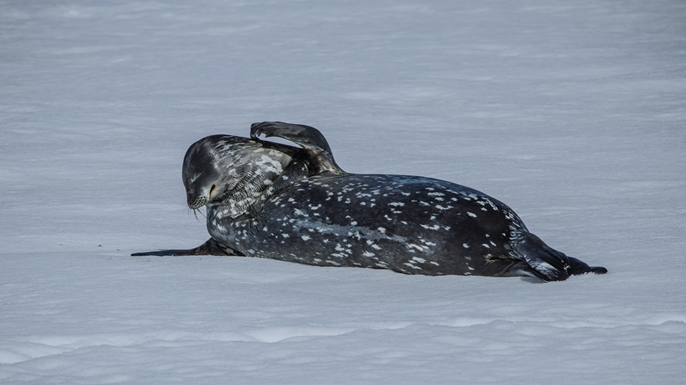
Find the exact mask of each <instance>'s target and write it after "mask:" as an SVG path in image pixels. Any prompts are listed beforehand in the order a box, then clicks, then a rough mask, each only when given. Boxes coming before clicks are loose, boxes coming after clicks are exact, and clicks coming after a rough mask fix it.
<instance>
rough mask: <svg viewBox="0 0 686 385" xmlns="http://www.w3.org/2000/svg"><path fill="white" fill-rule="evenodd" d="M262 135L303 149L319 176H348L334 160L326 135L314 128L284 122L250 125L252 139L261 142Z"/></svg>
mask: <svg viewBox="0 0 686 385" xmlns="http://www.w3.org/2000/svg"><path fill="white" fill-rule="evenodd" d="M260 135H264V137H265V138H268V137H270V136H276V137H279V138H283V139H286V140H290V141H291V142H293V143H295V144H297V145H299V146H300V147H302V148H303V149H304V150H305V151H306V152H307V155H308V157H309V160H310V162H311V163H312V165H313V166H314V167H315V171H316V173H317V174H321V173H324V172H329V173H332V174H336V175H343V174H346V172H345V171H343V169H341V168H340V167H339V166H338V165H337V164H336V161H335V160H334V159H333V153H332V152H331V147H329V143H328V142H327V141H326V139H325V138H324V135H322V133H321V132H319V130H317V129H316V128H314V127H310V126H305V125H303V124H291V123H284V122H262V123H253V124H252V125H250V137H251V138H252V139H255V140H259V136H260Z"/></svg>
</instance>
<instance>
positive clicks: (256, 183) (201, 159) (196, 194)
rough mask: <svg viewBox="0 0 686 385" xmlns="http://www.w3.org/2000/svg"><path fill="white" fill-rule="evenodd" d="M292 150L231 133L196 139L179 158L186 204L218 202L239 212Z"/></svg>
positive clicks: (280, 169) (196, 205) (197, 205)
mask: <svg viewBox="0 0 686 385" xmlns="http://www.w3.org/2000/svg"><path fill="white" fill-rule="evenodd" d="M293 151H297V149H295V148H293V147H290V146H283V145H278V144H271V143H266V142H259V141H255V140H251V139H247V138H241V137H237V136H231V135H213V136H208V137H206V138H203V139H200V140H199V141H197V142H195V143H193V144H192V145H191V146H190V148H189V149H188V151H187V152H186V156H185V157H184V160H183V172H182V177H183V185H184V186H185V187H186V198H187V201H188V207H190V208H191V209H193V210H195V209H198V208H200V207H202V206H205V205H212V204H213V203H221V204H222V205H228V206H229V207H230V208H231V210H230V211H231V212H232V213H234V214H240V213H241V212H243V211H245V209H246V208H247V207H249V206H250V204H252V203H253V202H254V200H255V199H256V198H257V197H258V196H259V194H260V193H261V192H262V191H263V190H264V189H265V188H266V187H268V186H269V185H270V184H271V182H272V181H273V180H274V179H276V178H277V177H278V176H279V175H280V174H281V173H282V172H283V170H284V169H285V168H286V166H288V164H289V163H290V162H291V160H292V155H293ZM241 210H242V211H241Z"/></svg>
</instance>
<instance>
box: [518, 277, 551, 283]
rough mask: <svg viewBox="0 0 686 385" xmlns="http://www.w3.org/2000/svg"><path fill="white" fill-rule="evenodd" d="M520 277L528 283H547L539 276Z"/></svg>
mask: <svg viewBox="0 0 686 385" xmlns="http://www.w3.org/2000/svg"><path fill="white" fill-rule="evenodd" d="M519 279H520V280H521V281H524V282H528V283H534V284H537V283H545V281H542V280H540V279H538V278H534V277H520V278H519Z"/></svg>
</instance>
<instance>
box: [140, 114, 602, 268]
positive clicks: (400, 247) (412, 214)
mask: <svg viewBox="0 0 686 385" xmlns="http://www.w3.org/2000/svg"><path fill="white" fill-rule="evenodd" d="M260 134H264V135H265V136H279V137H282V138H285V139H288V140H291V141H293V142H295V143H297V144H299V145H300V146H301V147H302V149H298V148H295V147H290V146H285V145H281V144H277V143H271V142H265V141H261V140H259V139H257V137H258V136H259V135H260ZM251 136H252V137H253V139H247V138H240V137H235V136H229V135H216V136H211V137H207V138H204V139H202V140H200V141H198V142H196V143H194V144H193V145H192V146H191V147H190V148H189V150H188V152H187V153H186V157H185V159H184V169H183V178H184V185H185V186H186V192H187V198H188V205H189V207H191V208H192V209H197V208H199V207H202V206H203V205H206V206H207V228H208V231H209V233H210V235H211V236H212V238H211V239H210V240H209V241H208V242H207V243H205V244H204V245H202V246H200V247H198V248H195V249H191V250H165V251H158V252H150V253H139V254H134V255H184V254H186V255H188V254H191V255H198V254H218V255H243V256H254V257H260V258H271V259H278V260H283V261H289V262H298V263H305V264H310V265H320V266H357V267H369V268H382V269H391V270H393V271H397V272H401V273H406V274H425V275H447V274H456V275H480V276H496V277H499V276H530V277H537V278H540V279H541V280H544V281H554V280H564V279H567V278H568V277H569V276H570V275H572V274H582V273H587V272H595V273H605V272H606V271H607V270H605V269H604V268H602V267H596V268H592V267H589V266H588V265H586V264H585V263H583V262H581V261H579V260H577V259H574V258H571V257H567V256H566V255H565V254H563V253H561V252H559V251H556V250H554V249H552V248H550V247H548V246H547V245H546V244H545V243H543V242H542V241H541V240H540V239H539V238H538V237H536V236H535V235H533V234H531V233H529V231H528V230H527V228H526V226H525V225H524V223H523V222H522V220H521V219H520V218H519V217H518V216H517V214H515V213H514V212H513V211H512V210H511V209H510V208H509V207H507V206H506V205H505V204H503V203H502V202H500V201H498V200H496V199H494V198H491V197H489V196H488V195H486V194H484V193H482V192H479V191H477V190H474V189H471V188H468V187H465V186H460V185H458V184H454V183H451V182H447V181H442V180H437V179H431V178H423V177H417V176H404V175H362V174H348V173H346V172H345V171H343V170H342V169H340V167H338V165H336V163H335V161H334V159H333V155H332V154H331V150H330V148H329V146H328V144H327V143H326V140H325V139H324V137H323V136H322V135H321V133H319V131H317V130H316V129H314V128H312V127H308V126H301V125H292V124H287V123H280V122H264V123H260V124H254V125H253V127H252V132H251Z"/></svg>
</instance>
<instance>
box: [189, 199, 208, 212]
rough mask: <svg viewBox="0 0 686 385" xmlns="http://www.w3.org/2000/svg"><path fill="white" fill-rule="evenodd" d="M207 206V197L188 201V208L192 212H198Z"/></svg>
mask: <svg viewBox="0 0 686 385" xmlns="http://www.w3.org/2000/svg"><path fill="white" fill-rule="evenodd" d="M206 204H207V198H206V197H199V198H195V199H193V200H190V199H189V200H188V207H189V208H190V209H192V210H196V209H199V208H201V207H202V206H205V205H206Z"/></svg>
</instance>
